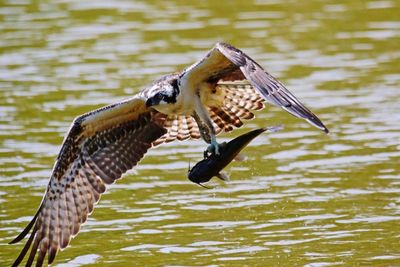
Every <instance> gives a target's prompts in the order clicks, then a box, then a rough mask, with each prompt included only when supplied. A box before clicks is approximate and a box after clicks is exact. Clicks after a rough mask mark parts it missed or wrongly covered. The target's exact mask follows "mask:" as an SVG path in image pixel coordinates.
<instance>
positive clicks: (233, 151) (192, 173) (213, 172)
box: [188, 125, 283, 185]
mask: <svg viewBox="0 0 400 267" xmlns="http://www.w3.org/2000/svg"><path fill="white" fill-rule="evenodd" d="M282 128H283V127H282V126H281V125H277V126H273V127H267V128H260V129H256V130H253V131H250V132H248V133H245V134H242V135H240V136H238V137H236V138H235V139H233V140H231V141H229V142H228V143H226V142H223V143H221V144H220V147H219V155H216V154H215V153H213V154H211V155H210V156H208V155H207V152H205V153H204V159H203V160H201V161H199V162H198V163H197V164H196V165H194V166H193V168H192V169H190V168H189V170H188V178H189V180H190V181H192V182H193V183H196V184H199V185H201V183H205V182H208V181H210V179H211V178H212V177H214V176H216V177H218V178H220V179H222V180H227V177H224V175H223V174H221V170H222V169H223V168H225V167H226V166H227V165H228V164H229V163H230V162H231V161H232V160H233V159H234V158H235V157H236V156H237V155H238V154H239V152H240V151H241V150H242V149H243V148H245V147H246V146H247V145H248V144H249V143H250V142H251V141H252V140H253V139H254V138H256V137H257V136H259V135H260V134H261V133H263V132H265V131H268V132H276V131H279V130H281V129H282Z"/></svg>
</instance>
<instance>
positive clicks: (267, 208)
mask: <svg viewBox="0 0 400 267" xmlns="http://www.w3.org/2000/svg"><path fill="white" fill-rule="evenodd" d="M399 14H400V2H399V1H397V0H383V1H361V0H357V1H333V0H332V1H282V2H281V1H275V0H271V1H268V0H256V1H255V2H252V3H247V2H246V1H229V2H225V1H198V2H194V3H191V4H189V3H188V2H186V1H142V2H136V1H135V2H134V1H112V2H111V1H106V0H101V1H69V0H62V1H29V0H15V1H14V0H9V1H1V4H0V266H10V265H11V263H12V262H13V260H14V259H15V258H16V257H17V255H18V253H19V251H20V250H21V249H22V244H17V245H8V244H7V243H8V242H9V241H10V240H12V238H13V237H15V236H16V235H17V234H18V233H19V232H20V231H21V230H22V229H23V227H24V226H25V225H26V224H27V222H28V221H29V220H30V218H31V216H32V215H33V214H34V213H35V211H36V209H37V207H38V205H39V203H40V200H41V197H42V194H43V192H44V190H45V187H46V184H47V181H48V179H49V176H50V171H51V168H52V165H53V163H54V159H55V157H56V155H57V153H58V150H59V148H60V144H61V142H62V139H63V136H64V133H65V132H66V131H67V129H68V127H69V125H70V123H71V121H72V120H73V118H74V117H75V116H77V115H79V114H82V113H84V112H87V111H89V110H91V109H94V108H97V107H100V106H102V105H105V104H108V103H111V102H114V101H118V100H120V99H122V98H125V97H126V96H129V95H132V94H133V93H135V92H137V91H138V90H139V89H141V88H143V87H144V86H145V85H146V84H148V83H150V82H151V81H152V80H154V79H155V78H157V77H159V76H161V75H163V74H165V73H169V72H174V71H178V70H181V69H182V68H184V67H185V66H187V65H189V64H192V63H193V62H195V61H196V60H198V59H200V58H201V57H202V56H203V55H204V54H205V53H206V51H208V50H209V49H210V48H211V47H212V46H213V45H214V44H215V43H216V42H217V41H226V42H229V43H232V44H233V45H235V46H237V47H239V48H241V49H243V50H244V51H246V52H247V53H248V54H250V55H251V56H252V57H253V58H254V59H256V60H257V61H258V62H259V63H260V64H261V65H263V66H264V67H265V68H266V69H267V70H269V71H270V72H271V73H273V74H274V75H275V76H277V77H279V78H280V79H281V80H282V81H283V82H284V83H285V84H286V85H287V86H288V87H289V88H290V89H291V90H292V92H294V93H295V95H297V96H298V97H299V98H300V99H302V100H303V102H304V103H306V104H307V106H308V107H310V108H311V109H312V110H313V111H314V112H315V113H316V114H318V115H319V117H320V118H321V119H322V120H323V121H324V123H325V124H326V125H327V126H328V128H329V129H330V130H331V134H329V135H324V134H323V133H321V132H320V131H318V130H316V129H315V128H312V127H311V126H309V125H308V124H307V123H305V122H304V121H301V120H298V119H295V118H292V117H291V116H290V115H288V114H286V113H285V112H284V111H282V110H280V109H278V108H275V107H268V108H267V109H265V110H264V111H261V112H258V113H257V118H256V119H255V120H253V121H251V122H249V123H247V124H246V126H245V127H244V128H243V129H240V130H237V131H235V132H233V133H231V134H227V135H224V136H222V139H231V138H233V137H235V136H237V135H238V134H240V133H243V132H244V131H246V130H250V129H254V128H256V127H259V126H270V125H273V124H278V123H283V124H284V125H285V129H284V130H283V131H281V132H278V133H274V134H264V135H262V136H260V137H259V138H257V139H256V140H255V141H254V142H253V143H252V144H251V145H250V146H249V147H248V148H247V149H246V150H245V151H244V153H245V154H246V155H247V156H248V160H247V161H246V162H234V163H232V164H231V165H230V166H229V168H228V169H227V170H228V172H230V175H231V181H230V182H228V183H226V184H224V183H220V182H219V181H217V180H213V181H212V182H211V183H210V184H209V186H212V187H213V189H211V190H206V189H204V188H201V187H198V186H196V185H194V184H191V183H190V182H189V181H188V180H187V179H186V170H187V166H188V161H189V159H190V160H191V162H195V161H197V160H199V159H200V158H201V153H202V150H203V149H204V148H205V144H204V143H203V142H201V141H188V142H183V143H179V142H176V143H172V144H169V145H165V146H161V147H159V148H157V149H154V150H152V151H151V152H150V153H149V154H148V156H147V157H146V158H145V159H144V160H143V161H142V163H141V165H140V166H139V167H138V168H136V173H130V174H128V175H126V176H125V177H124V179H122V180H120V181H118V182H117V183H116V184H114V185H112V186H110V187H109V190H108V191H107V193H106V194H105V195H103V197H102V199H101V201H100V203H99V204H98V205H97V207H96V209H95V211H94V213H93V214H92V215H91V216H90V219H89V221H88V222H87V223H86V224H85V225H84V226H83V227H82V231H81V232H80V234H79V235H78V236H77V237H76V238H75V239H73V240H72V242H71V245H70V247H68V248H67V249H65V250H64V251H62V252H60V253H59V254H58V255H57V258H56V261H55V264H54V266H84V265H85V266H335V265H340V266H342V265H345V266H371V265H375V266H399V265H400V165H399V159H400V104H399V102H400V88H399V87H400V15H399ZM222 139H220V140H222Z"/></svg>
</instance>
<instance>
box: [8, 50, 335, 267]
mask: <svg viewBox="0 0 400 267" xmlns="http://www.w3.org/2000/svg"><path fill="white" fill-rule="evenodd" d="M264 101H266V102H268V103H271V104H273V105H275V106H279V107H281V108H283V109H284V110H286V111H287V112H289V113H290V114H292V115H294V116H296V117H298V118H302V119H305V120H306V121H307V122H309V123H310V124H311V125H313V126H315V127H317V128H319V129H321V130H322V131H324V132H326V133H328V129H327V128H326V127H325V126H324V124H323V123H322V122H321V121H320V120H319V119H318V117H317V116H316V115H314V114H313V113H312V112H311V111H310V110H309V109H308V108H306V107H305V106H304V105H303V104H302V103H301V102H300V101H299V100H298V99H297V98H296V97H295V96H294V95H293V94H292V93H291V92H289V90H288V89H286V88H285V86H284V85H283V84H282V83H280V82H279V81H278V80H277V79H275V78H274V77H273V76H272V75H270V74H269V73H268V72H266V71H265V70H264V69H263V68H262V67H261V66H260V65H259V64H257V63H256V62H255V61H254V60H253V59H251V58H250V57H249V56H247V55H246V54H245V53H243V52H242V51H241V50H239V49H237V48H235V47H233V46H231V45H229V44H226V43H217V44H216V45H215V46H214V47H213V48H212V49H211V50H210V51H209V52H208V53H207V55H206V56H205V57H204V58H202V59H201V60H200V61H198V62H197V63H195V64H193V65H192V66H190V67H188V68H187V69H185V70H183V71H182V72H180V73H174V74H170V75H166V76H164V77H162V78H160V79H158V80H156V81H155V82H154V83H152V84H151V85H150V86H148V87H146V88H144V89H143V90H142V91H140V92H139V93H137V94H136V95H134V96H132V97H131V98H128V99H126V100H124V101H121V102H118V103H115V104H111V105H109V106H105V107H103V108H99V109H97V110H94V111H91V112H88V113H86V114H83V115H81V116H78V117H77V118H76V119H75V120H74V121H73V123H72V125H71V128H70V129H69V131H68V133H67V134H66V136H65V138H64V141H63V144H62V147H61V150H60V152H59V154H58V156H57V159H56V162H55V164H54V167H53V171H52V174H51V177H50V181H49V184H48V186H47V190H46V193H45V195H44V197H43V199H42V202H41V204H40V206H39V209H38V210H37V212H36V214H35V215H34V217H33V219H32V221H31V222H30V223H29V224H28V225H27V226H26V228H25V229H24V230H23V231H22V232H21V233H20V234H19V235H18V236H17V237H16V238H15V239H14V240H13V241H11V242H10V243H17V242H19V241H21V240H22V239H23V238H24V237H25V236H26V235H28V234H29V233H30V232H31V230H32V232H31V233H30V236H29V238H28V240H27V242H26V244H25V246H24V247H23V249H22V251H21V253H20V254H19V256H18V258H17V259H16V260H15V262H14V264H13V266H17V265H19V264H20V263H21V262H22V260H23V259H24V257H25V255H26V254H27V252H28V251H29V249H30V247H32V248H31V251H30V253H29V256H28V260H27V263H26V265H27V266H31V265H32V263H33V262H34V260H35V258H36V266H42V265H43V262H44V260H45V256H46V254H47V255H48V264H51V263H52V262H53V261H54V258H55V256H56V254H57V252H58V251H59V250H60V249H63V248H65V247H67V246H68V244H69V242H70V240H71V238H72V237H74V236H75V235H76V234H78V232H79V229H80V226H81V225H82V224H83V223H84V222H85V221H86V219H87V217H88V215H89V214H90V213H91V212H92V211H93V206H94V204H95V203H96V202H98V201H99V199H100V195H101V194H102V193H104V191H105V190H106V185H108V184H111V183H113V182H114V181H115V180H117V179H119V178H121V176H122V174H124V173H125V172H126V171H128V170H130V169H131V168H133V167H134V166H135V165H136V164H137V163H138V162H139V161H140V160H141V158H142V157H143V156H144V154H145V153H146V152H147V150H148V149H149V148H151V147H154V146H157V145H159V144H161V143H165V142H171V141H173V140H186V139H189V138H200V137H202V138H203V139H204V140H205V142H207V143H208V144H210V146H209V149H210V150H211V151H212V152H214V153H218V143H217V141H216V138H215V136H216V135H217V134H219V133H220V132H229V131H231V130H233V128H234V127H240V126H241V125H242V124H243V122H242V119H246V120H247V119H251V118H253V117H254V114H253V113H252V111H254V110H259V109H262V108H263V107H264Z"/></svg>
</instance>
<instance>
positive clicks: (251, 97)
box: [180, 43, 328, 133]
mask: <svg viewBox="0 0 400 267" xmlns="http://www.w3.org/2000/svg"><path fill="white" fill-rule="evenodd" d="M180 78H181V79H182V83H183V84H184V85H185V87H187V88H202V89H201V90H202V91H201V92H200V95H201V96H203V97H202V99H213V98H212V97H210V96H212V95H213V94H215V95H218V94H219V95H224V96H225V100H224V101H222V102H220V103H218V106H219V107H221V108H222V107H224V108H226V105H225V103H226V102H227V101H226V99H230V100H231V103H233V104H235V105H236V108H237V109H236V110H239V109H248V108H246V107H250V106H251V107H252V108H251V109H260V108H263V105H261V101H255V100H256V99H258V98H260V97H261V98H262V99H263V100H265V101H267V102H269V103H271V104H273V105H276V106H279V107H281V108H283V109H284V110H286V111H287V112H289V113H290V114H292V115H294V116H296V117H298V118H303V119H305V120H306V121H307V122H309V123H310V124H311V125H313V126H315V127H317V128H319V129H321V130H323V131H325V132H326V133H328V129H327V128H326V127H325V125H324V124H323V123H322V122H321V120H320V119H319V118H318V117H317V116H316V115H315V114H313V113H312V112H311V111H310V110H309V109H308V108H306V107H305V106H304V105H303V104H302V103H301V102H300V101H299V100H298V99H297V98H296V97H295V96H294V95H293V94H292V93H291V92H290V91H289V90H288V89H286V88H285V86H284V85H283V84H282V83H280V82H279V81H278V80H277V79H275V78H274V77H273V76H272V75H271V74H269V73H268V72H266V71H265V70H264V69H263V68H262V67H261V66H260V65H259V64H257V63H256V62H255V61H254V60H253V59H251V58H250V57H249V56H248V55H246V54H245V53H243V52H242V51H241V50H239V49H237V48H235V47H233V46H231V45H229V44H225V43H217V44H216V45H215V47H214V48H213V49H212V50H211V51H210V52H209V53H208V54H207V55H206V56H205V57H204V58H203V59H202V60H200V61H199V62H197V63H195V64H193V65H192V66H190V67H189V68H187V69H186V70H185V71H183V72H182V73H181V74H180ZM245 80H247V83H248V84H249V85H250V88H251V89H245V90H244V91H241V89H238V88H237V87H236V90H238V92H237V93H233V92H232V91H231V90H230V89H232V88H235V86H232V85H228V86H226V85H224V83H228V84H229V83H233V82H236V81H240V82H243V81H245ZM204 84H208V85H209V86H202V85H204ZM227 87H230V89H228V90H227ZM207 90H208V91H207ZM205 91H207V92H205ZM221 91H222V92H221ZM204 95H207V97H204ZM232 100H233V101H232ZM244 102H246V103H244ZM203 104H204V105H206V106H216V103H215V101H214V102H211V101H210V103H207V102H204V103H203ZM253 107H254V108H253ZM229 110H231V108H229ZM245 113H246V112H245ZM246 114H248V113H246ZM226 123H228V122H226Z"/></svg>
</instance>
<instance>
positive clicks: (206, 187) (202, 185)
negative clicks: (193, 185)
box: [197, 183, 212, 189]
mask: <svg viewBox="0 0 400 267" xmlns="http://www.w3.org/2000/svg"><path fill="white" fill-rule="evenodd" d="M197 184H198V185H200V186H201V187H203V188H205V189H212V188H211V187H208V186H205V185H204V184H201V183H197Z"/></svg>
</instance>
